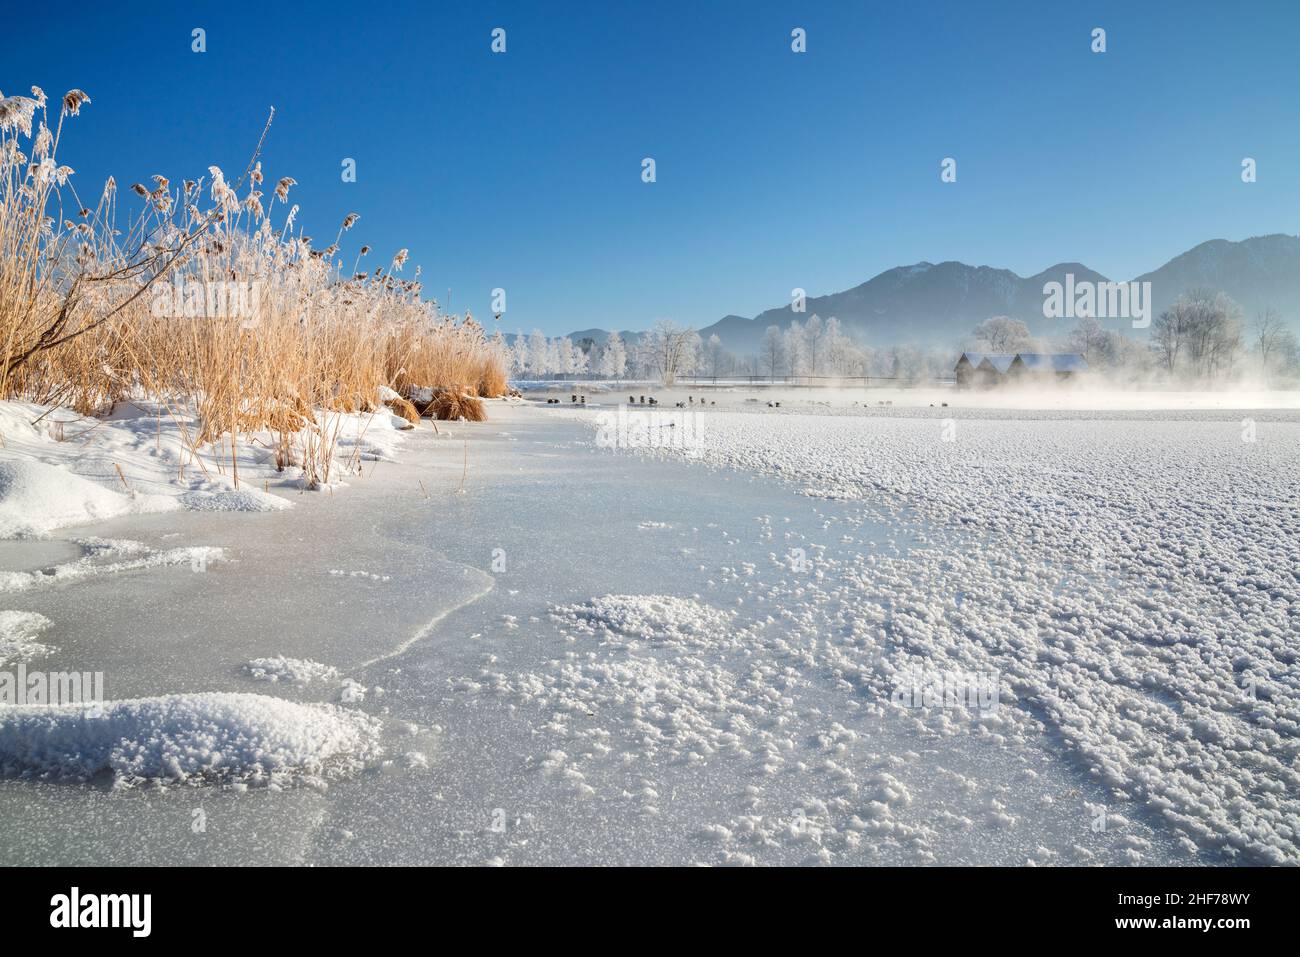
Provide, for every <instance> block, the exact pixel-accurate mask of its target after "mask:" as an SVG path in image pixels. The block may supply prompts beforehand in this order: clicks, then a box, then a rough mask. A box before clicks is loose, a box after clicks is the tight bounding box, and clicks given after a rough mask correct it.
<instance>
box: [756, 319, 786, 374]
mask: <svg viewBox="0 0 1300 957" xmlns="http://www.w3.org/2000/svg"><path fill="white" fill-rule="evenodd" d="M758 358H759V362H760V364H761V368H762V369H763V371H764V372H766V373H767V375H768V377H769V378H770V379H771V380H772V381H774V382H775V381H776V370H777V369H780V368H783V367H784V366H785V336H783V335H782V334H781V330H780V329H779V328H778V327H777V326H768V327H767V331H766V332H764V333H763V341H762V343H761V344H760V346H759V350H758Z"/></svg>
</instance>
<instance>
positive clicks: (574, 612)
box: [551, 595, 735, 641]
mask: <svg viewBox="0 0 1300 957" xmlns="http://www.w3.org/2000/svg"><path fill="white" fill-rule="evenodd" d="M551 612H552V615H554V616H555V617H556V618H559V619H561V620H567V621H571V622H573V623H576V624H579V625H582V626H585V627H587V628H588V629H590V630H593V631H594V630H595V629H597V628H600V629H604V630H606V631H611V632H616V633H618V634H621V635H626V636H627V637H629V638H669V639H675V640H678V641H683V640H701V639H704V640H707V639H711V638H717V637H721V636H723V635H724V634H725V633H726V632H727V630H728V628H729V626H730V625H731V622H732V619H733V618H734V617H735V613H734V612H730V611H719V610H718V609H716V608H710V607H709V606H708V605H702V604H700V603H699V602H697V601H694V600H692V599H689V598H675V597H672V596H670V595H604V596H603V597H600V598H593V599H592V600H591V601H589V602H583V603H581V604H577V605H555V606H553V607H552V610H551Z"/></svg>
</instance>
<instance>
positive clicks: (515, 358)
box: [510, 329, 528, 378]
mask: <svg viewBox="0 0 1300 957" xmlns="http://www.w3.org/2000/svg"><path fill="white" fill-rule="evenodd" d="M510 351H511V357H512V364H513V365H514V369H515V375H516V376H519V377H521V378H522V377H523V376H524V374H525V373H527V372H528V337H527V336H525V335H524V331H523V330H522V329H520V330H518V331H517V332H516V333H515V344H514V347H513V348H512V349H511V350H510Z"/></svg>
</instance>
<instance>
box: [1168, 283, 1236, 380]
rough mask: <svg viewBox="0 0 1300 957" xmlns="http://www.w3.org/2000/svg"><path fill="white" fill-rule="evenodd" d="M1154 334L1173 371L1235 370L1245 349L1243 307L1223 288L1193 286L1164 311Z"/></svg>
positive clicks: (1200, 374) (1201, 373)
mask: <svg viewBox="0 0 1300 957" xmlns="http://www.w3.org/2000/svg"><path fill="white" fill-rule="evenodd" d="M1152 338H1153V339H1154V341H1155V343H1156V347H1157V349H1158V350H1159V352H1160V356H1161V360H1162V361H1163V363H1164V365H1165V367H1166V369H1167V370H1168V371H1169V372H1171V373H1174V372H1178V371H1179V370H1180V369H1182V370H1183V371H1184V372H1185V373H1186V374H1189V375H1192V376H1196V377H1200V378H1214V377H1217V376H1221V375H1224V374H1226V373H1228V372H1230V371H1231V370H1232V367H1233V365H1234V363H1235V362H1236V359H1237V356H1238V354H1239V352H1240V349H1241V309H1240V308H1238V306H1237V304H1236V303H1235V302H1233V301H1232V299H1230V298H1229V297H1228V296H1226V295H1224V294H1223V293H1221V292H1215V291H1214V290H1211V289H1196V290H1192V291H1191V292H1188V293H1185V294H1183V295H1181V296H1179V297H1178V299H1177V300H1176V301H1175V302H1174V304H1173V305H1172V306H1170V307H1169V308H1168V309H1166V310H1165V311H1164V312H1162V313H1161V314H1160V318H1159V319H1157V320H1156V321H1155V323H1153V326H1152Z"/></svg>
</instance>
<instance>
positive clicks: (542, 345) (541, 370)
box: [528, 329, 551, 379]
mask: <svg viewBox="0 0 1300 957" xmlns="http://www.w3.org/2000/svg"><path fill="white" fill-rule="evenodd" d="M550 371H551V352H550V344H549V343H548V342H547V341H546V336H544V335H542V330H540V329H534V330H533V334H532V335H531V336H529V337H528V374H529V375H530V376H532V377H533V378H534V379H542V378H545V377H546V375H547V373H549V372H550Z"/></svg>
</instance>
